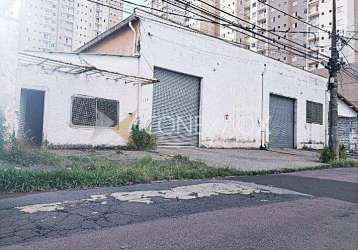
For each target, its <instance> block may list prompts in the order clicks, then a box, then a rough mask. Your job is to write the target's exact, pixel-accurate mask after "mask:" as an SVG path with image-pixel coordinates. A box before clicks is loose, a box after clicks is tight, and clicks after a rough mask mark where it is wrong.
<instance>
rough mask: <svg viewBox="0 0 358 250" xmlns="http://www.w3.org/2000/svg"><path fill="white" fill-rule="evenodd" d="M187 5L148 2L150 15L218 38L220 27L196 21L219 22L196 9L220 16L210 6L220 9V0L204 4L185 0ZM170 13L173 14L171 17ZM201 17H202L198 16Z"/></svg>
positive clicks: (218, 12) (156, 1) (158, 0)
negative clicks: (150, 8) (150, 9)
mask: <svg viewBox="0 0 358 250" xmlns="http://www.w3.org/2000/svg"><path fill="white" fill-rule="evenodd" d="M186 2H187V4H181V3H180V2H175V0H172V3H173V4H169V3H167V2H165V1H162V0H152V1H150V6H151V7H152V8H153V9H152V13H154V14H156V15H159V16H161V17H164V18H167V19H169V20H171V21H174V22H176V23H179V24H182V25H185V26H188V27H191V28H193V29H196V30H200V31H201V32H205V33H206V34H209V35H212V36H217V37H219V36H220V25H217V24H215V23H210V22H209V21H201V20H198V19H205V18H207V19H210V20H212V21H214V22H219V20H218V19H216V18H215V17H212V16H210V15H206V14H203V12H202V11H200V10H198V9H196V7H197V8H200V9H201V10H204V11H208V12H210V13H213V14H214V15H220V11H219V10H217V9H214V8H212V7H210V6H209V5H211V6H214V7H217V8H219V7H220V0H205V2H206V3H207V4H209V5H207V4H205V3H202V2H200V1H198V0H186ZM170 13H175V14H177V15H173V14H170ZM198 15H202V16H198Z"/></svg>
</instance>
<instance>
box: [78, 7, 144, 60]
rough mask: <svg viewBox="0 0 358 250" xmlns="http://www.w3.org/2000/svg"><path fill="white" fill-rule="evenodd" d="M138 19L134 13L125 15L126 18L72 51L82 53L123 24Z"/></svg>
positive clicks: (119, 28)
mask: <svg viewBox="0 0 358 250" xmlns="http://www.w3.org/2000/svg"><path fill="white" fill-rule="evenodd" d="M137 20H139V18H138V17H137V16H135V15H134V14H132V15H130V16H129V17H127V18H126V19H124V20H123V21H121V22H120V23H118V24H116V25H114V26H113V27H112V28H110V29H108V30H107V31H105V32H103V33H101V34H99V35H98V36H96V37H95V38H93V39H92V40H90V41H89V42H87V43H85V44H84V45H82V46H81V47H79V48H78V49H76V50H75V51H74V53H82V52H83V51H85V50H87V49H89V48H91V47H92V46H94V45H96V44H97V43H98V42H100V41H102V40H104V39H106V38H107V37H109V36H110V35H112V34H114V33H115V32H117V31H119V30H121V29H122V28H123V27H124V26H126V25H127V24H128V23H129V22H132V21H137Z"/></svg>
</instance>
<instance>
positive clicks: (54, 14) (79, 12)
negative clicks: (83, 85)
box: [20, 0, 122, 52]
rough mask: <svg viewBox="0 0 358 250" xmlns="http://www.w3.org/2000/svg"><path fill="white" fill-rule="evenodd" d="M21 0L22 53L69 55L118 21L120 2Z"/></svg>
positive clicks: (118, 0)
mask: <svg viewBox="0 0 358 250" xmlns="http://www.w3.org/2000/svg"><path fill="white" fill-rule="evenodd" d="M98 2H103V3H104V4H106V5H111V6H114V7H115V8H117V9H113V8H109V7H106V6H103V5H101V4H96V3H92V2H89V1H86V0H23V2H22V4H21V12H20V13H21V14H20V22H21V43H20V47H21V49H23V50H32V51H63V52H70V51H73V50H75V49H76V48H78V47H80V46H81V45H83V44H85V43H86V42H88V41H89V40H91V39H93V38H94V37H96V36H97V35H98V34H100V33H102V32H104V31H106V30H108V29H109V28H111V27H112V26H113V25H115V24H116V23H118V22H119V21H120V20H122V11H121V10H120V9H121V8H122V2H121V0H109V1H104V0H99V1H98Z"/></svg>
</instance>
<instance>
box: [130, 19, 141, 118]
mask: <svg viewBox="0 0 358 250" xmlns="http://www.w3.org/2000/svg"><path fill="white" fill-rule="evenodd" d="M128 26H129V28H130V29H131V30H132V32H133V43H132V44H133V51H132V55H133V56H135V55H136V54H137V31H136V30H135V29H134V27H133V25H132V22H129V23H128ZM139 67H140V66H139V59H138V69H137V71H138V74H139ZM140 99H141V84H137V109H136V116H137V119H136V122H137V123H140V119H139V117H140V114H139V108H140V107H139V106H140Z"/></svg>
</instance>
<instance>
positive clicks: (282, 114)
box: [269, 95, 295, 148]
mask: <svg viewBox="0 0 358 250" xmlns="http://www.w3.org/2000/svg"><path fill="white" fill-rule="evenodd" d="M294 104H295V102H294V100H293V99H290V98H286V97H282V96H278V95H270V128H269V129H270V147H272V148H293V147H294V111H295V105H294Z"/></svg>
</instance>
